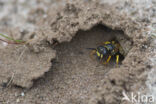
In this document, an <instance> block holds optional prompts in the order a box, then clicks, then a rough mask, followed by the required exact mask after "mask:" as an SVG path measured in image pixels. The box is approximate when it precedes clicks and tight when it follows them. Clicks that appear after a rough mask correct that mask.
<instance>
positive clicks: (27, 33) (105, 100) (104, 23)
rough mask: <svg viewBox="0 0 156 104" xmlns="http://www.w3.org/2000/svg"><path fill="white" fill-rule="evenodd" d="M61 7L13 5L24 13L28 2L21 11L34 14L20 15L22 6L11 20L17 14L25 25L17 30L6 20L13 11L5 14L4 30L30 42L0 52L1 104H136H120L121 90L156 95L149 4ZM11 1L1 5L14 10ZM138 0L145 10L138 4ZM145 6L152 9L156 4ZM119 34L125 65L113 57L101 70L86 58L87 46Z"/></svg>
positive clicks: (128, 103) (121, 102)
mask: <svg viewBox="0 0 156 104" xmlns="http://www.w3.org/2000/svg"><path fill="white" fill-rule="evenodd" d="M60 2H63V1H59V2H56V1H48V0H46V1H45V2H41V1H40V0H38V1H34V3H33V2H24V1H23V2H22V1H21V2H19V1H18V2H15V4H17V5H18V7H19V8H20V7H23V5H24V6H26V4H27V6H28V7H29V5H30V8H27V6H26V7H25V8H27V9H24V10H27V12H28V11H31V12H30V13H29V15H28V14H27V12H25V15H26V16H25V18H23V17H21V16H24V14H20V11H22V9H19V10H18V9H17V11H18V12H15V14H12V16H17V14H19V17H17V18H19V20H20V21H22V23H20V22H18V23H19V24H16V25H14V24H15V23H14V22H16V19H13V20H12V21H11V22H8V20H6V21H5V20H3V18H4V17H5V16H7V15H8V14H9V13H8V12H7V13H6V15H4V14H3V15H4V16H1V17H0V18H1V21H3V22H1V23H0V25H1V31H2V32H3V33H6V34H8V35H12V34H13V35H12V36H13V37H14V38H15V39H23V40H31V41H30V42H28V44H27V45H24V46H23V45H20V46H13V45H8V46H7V47H6V48H5V47H4V46H2V47H1V51H0V56H1V61H2V62H1V63H0V65H1V66H0V71H1V74H0V78H1V80H0V83H1V87H0V103H2V104H88V103H89V104H131V103H132V102H127V101H122V100H121V99H122V97H123V95H122V93H123V91H125V92H126V93H131V92H135V93H137V92H138V91H139V92H141V93H143V94H153V95H154V94H155V92H154V91H155V84H154V83H155V79H154V78H155V77H154V75H153V74H154V72H153V70H154V69H155V67H154V65H155V61H153V60H155V59H154V58H150V57H153V56H155V47H154V46H155V43H154V39H155V38H154V36H155V33H154V32H155V30H153V27H154V26H155V25H153V24H154V21H155V20H154V19H153V18H152V16H153V17H154V12H152V11H150V10H149V9H148V7H147V8H145V10H147V11H148V10H149V11H150V12H151V14H150V13H149V14H148V13H147V14H148V17H150V18H148V17H147V18H146V16H147V14H146V12H143V13H144V14H143V13H142V12H140V8H144V4H145V3H146V2H139V1H136V2H132V1H125V2H121V1H118V3H116V4H114V2H116V1H113V2H111V3H110V2H107V1H102V2H101V3H103V5H101V4H99V2H91V3H89V2H88V1H85V2H82V3H81V2H78V3H77V2H73V3H68V4H64V3H65V2H63V3H62V4H60ZM2 3H3V2H2ZM5 3H6V4H5ZM9 3H10V1H5V2H4V4H5V6H7V7H9V8H13V7H12V6H10V4H9ZM25 3H26V4H25ZM105 3H109V4H110V5H108V4H105ZM138 3H140V4H141V5H139V6H136V5H137V4H138ZM34 4H35V6H34V7H33V5H34ZM49 4H53V5H52V6H50V5H49ZM151 4H152V5H151ZM8 5H9V6H8ZM56 5H59V6H56ZM146 5H147V6H148V5H150V6H151V8H153V7H152V6H153V5H154V1H149V2H148V3H147V4H146ZM64 6H65V7H64ZM134 7H135V8H134ZM149 8H150V7H149ZM153 11H154V8H153ZM137 12H139V13H137ZM132 14H133V16H132ZM145 14H146V16H145V17H144V16H143V15H145ZM152 14H153V15H152ZM34 18H35V19H34ZM151 18H152V19H151ZM148 19H149V20H151V22H150V21H148ZM4 21H5V22H6V23H5V24H4ZM8 23H10V24H8ZM21 24H22V25H23V24H25V25H26V27H23V26H22V25H21ZM99 24H100V25H99ZM20 26H22V27H21V28H20ZM152 26H153V27H152ZM5 27H7V29H6V28H5ZM108 27H109V28H108ZM15 28H16V31H15V30H14V29H15ZM10 31H11V32H10ZM15 33H16V34H17V35H14V34H15ZM147 34H148V36H147ZM114 37H115V38H116V39H117V40H118V41H119V42H120V44H121V45H122V47H123V48H124V50H125V54H124V55H125V59H124V60H123V61H122V62H121V63H122V64H121V65H119V66H118V67H116V66H115V63H114V62H115V61H114V58H113V59H112V61H111V62H110V64H109V65H107V66H104V65H102V64H101V63H100V62H99V60H92V59H91V58H90V57H89V53H90V51H89V50H87V49H86V48H90V47H97V46H98V44H99V43H101V42H104V41H107V40H111V39H112V38H114ZM55 41H56V42H58V43H59V44H57V45H56V46H54V45H53V44H54V42H55ZM3 44H4V43H3ZM150 59H151V60H150ZM15 60H17V61H15ZM4 69H5V70H4ZM10 81H11V82H10ZM8 83H9V86H7V85H8ZM153 104H154V103H153Z"/></svg>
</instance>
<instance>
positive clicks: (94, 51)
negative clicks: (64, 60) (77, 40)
mask: <svg viewBox="0 0 156 104" xmlns="http://www.w3.org/2000/svg"><path fill="white" fill-rule="evenodd" d="M94 54H96V50H92V51H91V53H90V58H91V59H92V60H94V58H93V55H94Z"/></svg>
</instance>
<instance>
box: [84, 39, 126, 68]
mask: <svg viewBox="0 0 156 104" xmlns="http://www.w3.org/2000/svg"><path fill="white" fill-rule="evenodd" d="M87 49H91V50H92V51H91V53H90V57H91V58H92V59H93V55H96V56H97V57H98V59H100V60H101V62H102V61H103V60H104V59H107V60H106V61H104V62H102V63H103V64H107V63H109V61H110V59H111V57H112V56H116V64H117V65H118V64H119V56H120V55H122V53H123V49H122V47H121V45H120V44H119V43H118V42H117V41H106V42H103V43H102V44H101V45H100V46H98V47H97V48H87Z"/></svg>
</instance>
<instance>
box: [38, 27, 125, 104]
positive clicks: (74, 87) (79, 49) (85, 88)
mask: <svg viewBox="0 0 156 104" xmlns="http://www.w3.org/2000/svg"><path fill="white" fill-rule="evenodd" d="M117 34H121V35H123V37H124V36H125V35H124V33H123V32H122V31H114V30H111V29H109V28H107V27H105V26H103V25H96V26H94V27H93V28H91V29H90V30H88V31H82V30H80V31H78V32H77V34H76V36H75V37H74V38H73V39H72V40H71V42H65V43H61V44H58V45H56V46H55V47H54V49H55V50H56V51H57V57H56V59H55V60H53V61H52V63H53V64H52V65H53V66H52V70H50V71H49V72H48V73H46V75H45V76H46V77H45V78H43V79H41V80H39V81H38V82H37V83H38V84H37V83H36V84H35V85H39V87H38V88H39V90H40V91H41V92H43V93H45V92H47V91H50V95H48V96H50V98H52V99H55V102H60V103H61V104H64V101H66V103H67V104H73V103H74V102H75V101H76V102H79V101H80V102H83V103H84V104H87V103H88V102H86V99H88V98H90V96H91V95H92V93H93V92H94V91H95V89H96V87H97V86H101V84H102V82H101V80H103V79H104V78H105V75H106V74H107V72H109V71H110V70H111V69H112V68H113V67H115V65H116V64H115V59H114V58H112V60H111V62H110V64H109V65H107V66H105V65H103V64H101V63H100V62H99V60H92V59H91V58H90V56H89V54H90V50H87V49H86V48H96V47H97V44H98V43H101V42H104V41H109V40H111V39H114V38H115V36H116V35H117ZM123 48H124V47H123ZM123 59H124V57H123ZM123 59H122V60H123ZM112 83H113V84H115V82H112ZM41 85H42V86H41ZM47 86H48V87H47ZM57 96H59V98H61V99H58V101H57V98H56V97H57ZM55 102H53V103H55Z"/></svg>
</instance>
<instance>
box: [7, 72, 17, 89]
mask: <svg viewBox="0 0 156 104" xmlns="http://www.w3.org/2000/svg"><path fill="white" fill-rule="evenodd" d="M14 75H15V73H13V74H12V76H11V79H10V80H9V82H8V83H7V85H6V87H8V86H9V85H10V84H11V82H12V81H13V79H14Z"/></svg>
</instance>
